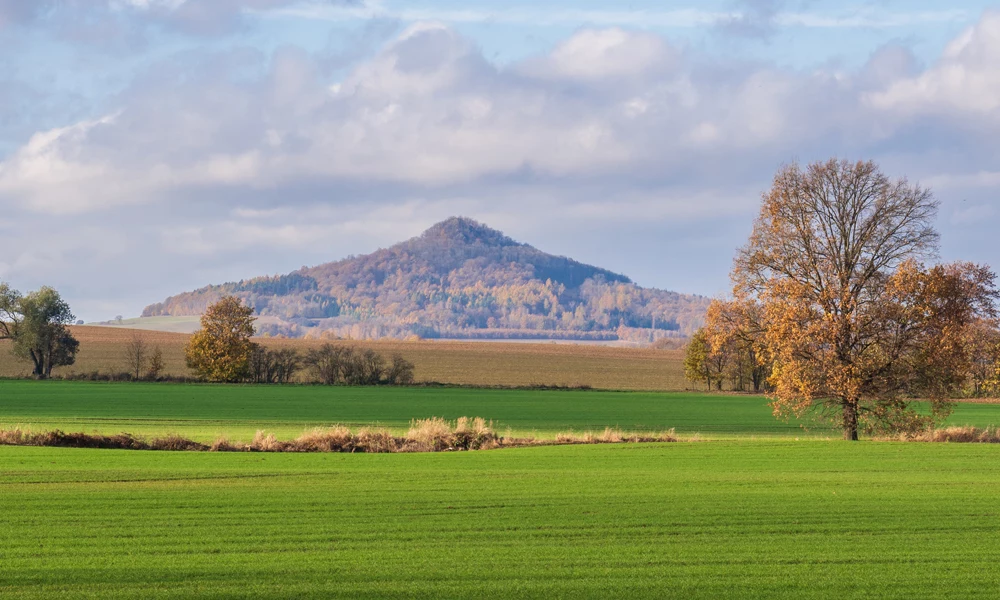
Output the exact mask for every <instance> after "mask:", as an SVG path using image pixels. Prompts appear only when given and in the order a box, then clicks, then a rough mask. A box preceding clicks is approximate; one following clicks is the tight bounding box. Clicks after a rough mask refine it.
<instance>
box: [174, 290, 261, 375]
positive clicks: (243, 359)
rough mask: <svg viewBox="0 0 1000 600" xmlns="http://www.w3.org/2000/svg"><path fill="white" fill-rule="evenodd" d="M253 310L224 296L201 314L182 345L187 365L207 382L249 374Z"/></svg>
mask: <svg viewBox="0 0 1000 600" xmlns="http://www.w3.org/2000/svg"><path fill="white" fill-rule="evenodd" d="M253 322H254V316H253V309H252V308H250V307H249V306H244V305H243V303H242V302H240V300H239V298H236V297H233V296H225V297H223V298H222V299H220V300H219V301H218V302H216V303H214V304H212V305H211V306H209V307H208V310H206V311H205V314H204V315H202V317H201V329H199V330H198V331H196V332H195V333H194V334H193V335H192V336H191V340H190V341H189V342H188V345H187V347H186V348H185V357H186V358H187V365H188V367H190V368H191V369H193V370H194V371H195V372H196V373H197V374H198V375H199V376H201V377H204V378H205V379H208V380H209V381H241V380H243V379H245V378H246V377H247V375H248V372H249V369H250V359H251V357H252V355H253V352H254V347H255V344H254V343H253V342H251V341H250V338H251V337H252V336H253V334H254V325H253Z"/></svg>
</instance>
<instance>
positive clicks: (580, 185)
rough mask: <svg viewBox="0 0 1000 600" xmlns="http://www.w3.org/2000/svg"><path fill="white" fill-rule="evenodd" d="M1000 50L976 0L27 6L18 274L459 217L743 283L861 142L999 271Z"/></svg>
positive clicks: (11, 140) (323, 256) (304, 240)
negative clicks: (810, 179) (788, 198)
mask: <svg viewBox="0 0 1000 600" xmlns="http://www.w3.org/2000/svg"><path fill="white" fill-rule="evenodd" d="M998 65H1000V4H997V3H990V2H977V1H972V0H969V1H961V0H956V1H953V2H931V1H926V0H909V1H897V0H881V1H879V0H870V1H858V2H853V3H852V2H851V0H847V2H846V3H845V2H832V1H823V0H799V1H791V0H788V1H782V0H742V1H739V0H701V1H695V0H687V1H678V2H668V1H657V2H654V1H652V0H632V1H628V0H623V1H619V2H611V1H608V0H605V1H597V0H576V1H569V0H565V1H564V0H552V1H548V2H540V1H538V0H534V1H528V0H483V1H480V2H471V1H468V0H465V1H461V0H409V1H405V2H404V1H402V0H0V280H2V281H5V282H7V283H9V284H11V285H12V286H13V287H15V288H17V289H20V290H22V291H29V290H33V289H37V288H38V287H40V286H42V285H50V286H53V287H55V288H56V289H58V290H59V291H60V292H61V293H62V295H63V296H64V298H66V299H67V300H68V301H69V303H70V305H71V306H72V308H73V309H74V312H75V313H76V314H77V316H78V317H79V318H81V319H84V320H87V321H96V320H106V319H110V318H113V317H114V316H116V315H123V316H126V317H129V316H137V315H138V314H139V313H140V312H141V311H142V308H143V307H144V306H145V305H147V304H150V303H153V302H157V301H160V300H162V299H164V298H165V297H167V296H169V295H171V294H175V293H179V292H182V291H187V290H190V289H194V288H196V287H200V286H203V285H207V284H210V283H222V282H224V281H233V280H239V279H244V278H250V277H254V276H258V275H268V274H278V273H287V272H289V271H292V270H295V269H297V268H299V267H301V266H305V265H315V264H320V263H324V262H328V261H331V260H337V259H340V258H344V257H345V256H348V255H352V254H364V253H367V252H371V251H373V250H375V249H377V248H380V247H386V246H389V245H391V244H393V243H395V242H398V241H401V240H404V239H407V238H409V237H412V236H415V235H418V234H420V233H421V232H422V231H423V230H424V229H426V228H427V227H429V226H431V225H433V224H434V223H436V222H438V221H441V220H443V219H445V218H447V217H449V216H454V215H459V216H466V217H472V218H474V219H477V220H479V221H481V222H483V223H486V224H487V225H490V226H491V227H494V228H497V229H500V230H502V231H504V232H505V233H506V234H507V235H509V236H511V237H513V238H515V239H517V240H519V241H523V242H527V243H530V244H532V245H534V246H536V247H538V248H540V249H542V250H545V251H547V252H551V253H554V254H559V255H565V256H569V257H572V258H574V259H577V260H580V261H583V262H587V263H591V264H595V265H598V266H601V267H604V268H608V269H611V270H614V271H617V272H621V273H624V274H626V275H628V276H630V277H632V279H633V280H635V281H636V282H637V283H638V284H640V285H643V286H649V287H659V288H664V289H670V290H675V291H680V292H688V293H698V294H703V295H706V296H720V295H724V294H725V293H726V291H727V289H728V288H729V280H728V272H729V269H730V267H731V262H732V258H733V255H734V253H735V251H736V249H737V248H738V247H739V246H740V245H742V244H743V243H744V242H745V240H746V238H747V235H748V234H749V232H750V229H751V227H752V222H753V218H754V216H755V215H756V213H757V211H758V209H759V205H760V196H761V194H762V193H763V192H765V191H766V190H767V188H768V186H769V184H770V181H771V179H772V178H773V176H774V173H775V172H776V171H777V170H778V169H780V168H781V167H782V166H783V165H787V164H789V163H793V162H797V163H800V164H806V163H809V162H812V161H816V160H825V159H828V158H832V157H836V158H845V159H850V160H859V159H863V160H868V159H872V160H875V161H877V162H878V163H879V165H880V166H881V168H882V170H883V171H884V172H885V173H887V174H889V175H890V176H892V177H906V178H907V179H908V180H909V181H910V182H912V183H915V184H919V185H921V186H925V187H928V188H930V189H931V190H932V191H933V192H934V194H935V197H936V198H937V199H938V200H939V201H940V212H939V215H938V221H937V227H938V229H939V231H940V232H941V252H940V254H941V260H948V261H951V260H970V261H975V262H980V263H987V264H991V265H993V266H994V268H997V267H1000V244H998V243H997V241H996V239H997V232H998V230H1000V200H998V198H997V191H998V190H1000V142H998V140H1000V68H998Z"/></svg>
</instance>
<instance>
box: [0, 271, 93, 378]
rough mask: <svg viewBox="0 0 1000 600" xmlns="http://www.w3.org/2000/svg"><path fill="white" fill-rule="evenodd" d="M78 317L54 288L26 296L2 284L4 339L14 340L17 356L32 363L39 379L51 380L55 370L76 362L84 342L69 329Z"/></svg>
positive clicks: (0, 327)
mask: <svg viewBox="0 0 1000 600" xmlns="http://www.w3.org/2000/svg"><path fill="white" fill-rule="evenodd" d="M75 318H76V317H74V316H73V313H72V312H70V309H69V304H67V303H66V302H65V301H64V300H63V299H62V297H61V296H60V295H59V292H57V291H55V290H54V289H52V288H50V287H43V288H41V289H39V290H38V291H37V292H31V293H30V294H27V295H25V296H22V295H21V294H20V293H19V292H18V291H17V290H14V289H12V288H11V287H10V286H8V285H7V284H4V283H0V339H10V340H12V341H13V346H12V351H13V353H14V356H16V357H17V358H20V359H23V360H30V361H31V363H32V374H33V375H34V376H35V377H36V378H38V379H48V378H49V377H51V375H52V369H53V368H54V367H59V366H68V365H71V364H73V363H74V362H75V360H76V352H77V350H78V349H79V347H80V342H78V341H77V340H76V338H74V337H73V334H72V333H70V331H69V328H68V327H67V325H68V324H69V323H72V322H73V319H75Z"/></svg>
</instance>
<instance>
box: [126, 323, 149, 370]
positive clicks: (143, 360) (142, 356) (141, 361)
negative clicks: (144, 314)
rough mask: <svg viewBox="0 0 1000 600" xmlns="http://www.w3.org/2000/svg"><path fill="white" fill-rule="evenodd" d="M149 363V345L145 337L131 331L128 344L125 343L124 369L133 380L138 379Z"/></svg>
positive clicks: (140, 333) (135, 331)
mask: <svg viewBox="0 0 1000 600" xmlns="http://www.w3.org/2000/svg"><path fill="white" fill-rule="evenodd" d="M148 362H149V344H147V343H146V336H145V334H144V333H142V332H141V331H139V330H137V329H133V330H132V334H131V335H130V336H129V340H128V342H126V343H125V367H126V368H127V369H128V371H129V373H131V374H132V378H133V379H139V378H140V377H142V375H143V370H144V369H145V368H146V364H147V363H148Z"/></svg>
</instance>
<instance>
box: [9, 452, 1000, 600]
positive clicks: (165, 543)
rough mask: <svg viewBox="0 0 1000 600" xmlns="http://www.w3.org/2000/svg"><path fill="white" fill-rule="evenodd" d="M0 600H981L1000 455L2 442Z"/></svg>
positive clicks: (998, 553)
mask: <svg viewBox="0 0 1000 600" xmlns="http://www.w3.org/2000/svg"><path fill="white" fill-rule="evenodd" d="M0 464H2V465H3V468H2V469H0V562H2V564H3V568H2V569H0V597H3V598H10V599H22V598H41V597H54V596H59V597H74V598H86V597H94V598H98V597H99V598H107V597H117V598H182V597H191V596H201V597H236V598H239V597H288V598H291V597H296V598H329V597H366V598H379V597H382V598H397V597H412V598H482V597H495V598H525V597H565V598H570V597H572V598H577V597H579V598H606V597H637V598H663V597H678V598H691V597H704V598H719V597H760V598H765V597H766V598H775V597H779V598H780V597H785V598H808V597H843V596H847V597H861V596H864V597H896V598H921V597H954V598H962V597H977V596H982V595H984V594H985V595H992V594H993V593H994V591H995V590H996V589H997V587H998V586H1000V569H998V568H997V566H996V565H997V562H998V560H1000V536H997V535H996V523H997V519H998V518H1000V506H998V504H997V502H996V498H997V497H998V495H1000V447H996V446H990V445H951V444H945V445H940V444H894V443H859V444H847V443H843V442H823V441H815V440H812V441H800V442H794V441H791V440H787V439H786V440H770V441H764V440H757V441H731V442H715V443H708V444H697V443H680V444H647V445H639V446H567V447H546V448H532V449H519V450H518V449H515V450H507V451H503V452H471V453H458V454H409V455H399V454H388V455H343V454H334V455H329V454H327V455H302V454H295V455H290V454H276V455H262V454H209V453H153V452H135V451H116V450H107V451H101V450H73V449H53V448H11V447H0Z"/></svg>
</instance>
